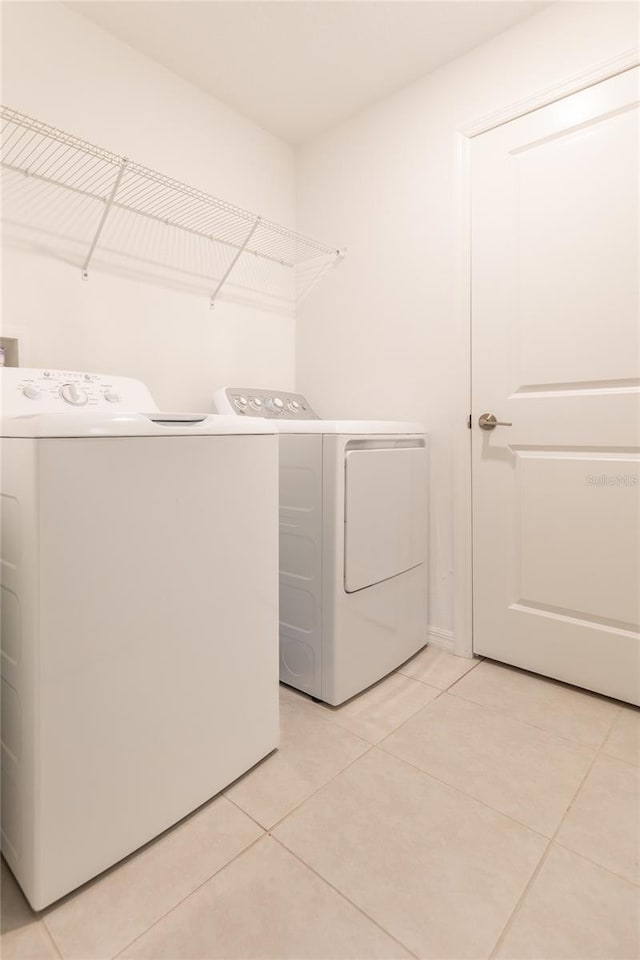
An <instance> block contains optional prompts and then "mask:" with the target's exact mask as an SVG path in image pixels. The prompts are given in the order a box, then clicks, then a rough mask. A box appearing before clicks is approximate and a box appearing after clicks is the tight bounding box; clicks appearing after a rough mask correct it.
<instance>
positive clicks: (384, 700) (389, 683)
mask: <svg viewBox="0 0 640 960" xmlns="http://www.w3.org/2000/svg"><path fill="white" fill-rule="evenodd" d="M439 695H440V691H439V690H438V689H436V687H429V686H427V685H426V684H425V683H418V681H417V680H410V679H409V677H403V676H401V675H400V674H399V673H394V674H392V675H391V676H390V677H387V678H386V679H385V680H381V681H380V683H376V685H375V686H373V687H371V688H370V689H369V690H365V691H364V693H361V694H359V695H358V696H357V697H353V699H352V700H349V701H348V702H347V703H345V704H343V705H342V706H340V707H329V706H326V705H325V704H323V705H322V710H323V712H324V714H325V716H326V717H328V719H330V720H333V721H335V723H339V724H340V726H342V727H345V728H346V729H347V730H350V731H351V733H355V734H356V736H358V737H362V738H363V740H367V741H368V742H369V743H378V741H379V740H382V738H383V737H386V736H387V734H389V733H391V732H392V731H393V730H395V729H396V728H397V727H399V726H400V724H402V723H404V721H405V720H408V719H409V717H412V716H413V715H414V713H417V711H418V710H420V709H421V707H424V706H425V705H426V704H427V703H429V702H430V701H431V700H434V699H435V698H436V697H437V696H439Z"/></svg>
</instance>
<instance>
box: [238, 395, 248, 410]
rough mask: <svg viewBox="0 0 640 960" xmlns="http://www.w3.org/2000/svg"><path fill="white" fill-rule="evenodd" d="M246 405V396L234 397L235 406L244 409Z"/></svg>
mask: <svg viewBox="0 0 640 960" xmlns="http://www.w3.org/2000/svg"><path fill="white" fill-rule="evenodd" d="M246 405H247V398H246V397H236V407H240V408H241V409H244V408H245V407H246Z"/></svg>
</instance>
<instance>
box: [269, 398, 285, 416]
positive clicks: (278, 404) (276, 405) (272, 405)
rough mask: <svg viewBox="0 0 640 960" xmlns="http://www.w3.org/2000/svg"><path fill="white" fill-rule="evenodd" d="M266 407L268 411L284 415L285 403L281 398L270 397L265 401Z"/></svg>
mask: <svg viewBox="0 0 640 960" xmlns="http://www.w3.org/2000/svg"><path fill="white" fill-rule="evenodd" d="M265 406H266V407H267V409H268V410H271V412H272V413H282V411H283V410H284V403H283V402H282V400H281V399H280V397H269V399H268V400H266V401H265Z"/></svg>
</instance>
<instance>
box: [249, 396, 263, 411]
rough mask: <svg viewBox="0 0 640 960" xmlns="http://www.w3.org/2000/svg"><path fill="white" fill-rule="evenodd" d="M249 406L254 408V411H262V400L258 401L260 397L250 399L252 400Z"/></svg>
mask: <svg viewBox="0 0 640 960" xmlns="http://www.w3.org/2000/svg"><path fill="white" fill-rule="evenodd" d="M251 406H252V407H255V408H256V410H261V409H262V400H261V399H260V397H252V399H251Z"/></svg>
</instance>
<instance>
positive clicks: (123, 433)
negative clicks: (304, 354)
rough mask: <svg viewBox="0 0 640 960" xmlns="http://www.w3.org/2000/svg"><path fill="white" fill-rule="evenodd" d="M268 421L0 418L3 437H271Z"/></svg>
mask: <svg viewBox="0 0 640 960" xmlns="http://www.w3.org/2000/svg"><path fill="white" fill-rule="evenodd" d="M275 432H276V431H275V430H274V428H273V426H272V424H271V423H270V422H269V421H267V420H259V419H258V418H255V419H254V418H251V419H250V420H249V419H247V420H243V419H242V417H234V416H231V415H229V416H220V415H219V414H207V413H163V412H162V411H158V410H154V411H153V412H152V413H127V412H124V411H122V412H118V413H112V414H109V413H103V412H102V411H99V410H86V411H84V410H83V411H80V410H78V411H75V410H73V411H68V412H67V411H65V412H60V413H33V414H22V415H21V416H17V417H3V418H2V436H3V437H24V438H39V437H43V438H44V437H193V436H197V437H203V436H204V437H212V436H229V435H231V436H247V435H252V434H273V433H275Z"/></svg>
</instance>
